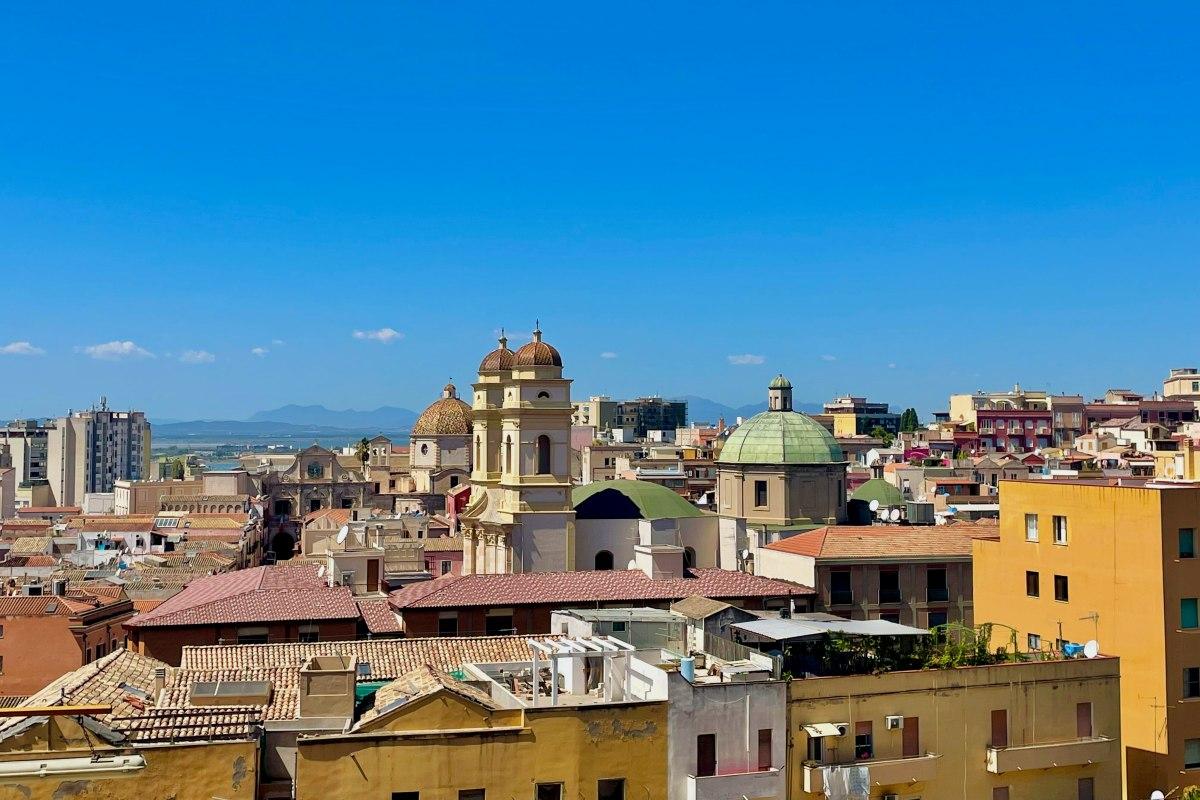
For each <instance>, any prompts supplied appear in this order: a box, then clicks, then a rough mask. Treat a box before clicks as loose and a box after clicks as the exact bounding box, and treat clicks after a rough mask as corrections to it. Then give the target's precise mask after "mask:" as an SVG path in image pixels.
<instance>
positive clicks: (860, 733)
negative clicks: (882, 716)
mask: <svg viewBox="0 0 1200 800" xmlns="http://www.w3.org/2000/svg"><path fill="white" fill-rule="evenodd" d="M874 757H875V737H874V735H873V733H872V729H871V723H870V722H856V723H854V758H855V760H857V761H863V760H866V759H869V758H874Z"/></svg>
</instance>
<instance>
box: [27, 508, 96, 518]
mask: <svg viewBox="0 0 1200 800" xmlns="http://www.w3.org/2000/svg"><path fill="white" fill-rule="evenodd" d="M81 510H82V509H80V508H79V506H25V507H24V508H18V509H17V516H18V517H19V516H21V515H22V514H78V513H79V512H80V511H81Z"/></svg>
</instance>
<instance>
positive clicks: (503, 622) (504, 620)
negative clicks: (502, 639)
mask: <svg viewBox="0 0 1200 800" xmlns="http://www.w3.org/2000/svg"><path fill="white" fill-rule="evenodd" d="M485 628H486V633H487V635H488V636H504V635H507V634H512V633H516V630H517V629H516V628H514V627H513V615H512V612H511V611H510V612H509V613H507V614H493V613H490V612H489V613H488V617H487V623H486V625H485Z"/></svg>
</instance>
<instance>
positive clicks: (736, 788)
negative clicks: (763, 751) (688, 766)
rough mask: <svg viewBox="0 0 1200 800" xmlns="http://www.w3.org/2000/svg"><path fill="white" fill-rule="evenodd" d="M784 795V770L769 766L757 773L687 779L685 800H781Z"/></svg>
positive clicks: (785, 792) (693, 776)
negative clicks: (738, 798) (737, 798)
mask: <svg viewBox="0 0 1200 800" xmlns="http://www.w3.org/2000/svg"><path fill="white" fill-rule="evenodd" d="M786 796H787V785H786V781H785V780H784V771H783V770H782V769H780V768H779V767H772V768H771V769H765V770H762V771H760V772H735V773H730V774H728V775H706V776H704V777H696V776H695V775H689V776H688V793H687V800H729V798H731V797H746V798H750V800H783V799H784V798H785V797H786Z"/></svg>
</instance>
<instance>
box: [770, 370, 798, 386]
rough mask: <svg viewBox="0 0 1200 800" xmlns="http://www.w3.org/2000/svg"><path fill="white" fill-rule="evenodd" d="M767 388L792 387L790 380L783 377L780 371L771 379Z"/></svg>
mask: <svg viewBox="0 0 1200 800" xmlns="http://www.w3.org/2000/svg"><path fill="white" fill-rule="evenodd" d="M767 388H768V389H790V388H792V382H791V381H789V380H788V379H787V378H785V377H783V373H780V374H778V375H776V376H775V377H774V378H773V379H772V380H771V383H770V384H769V385H768V386H767Z"/></svg>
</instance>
